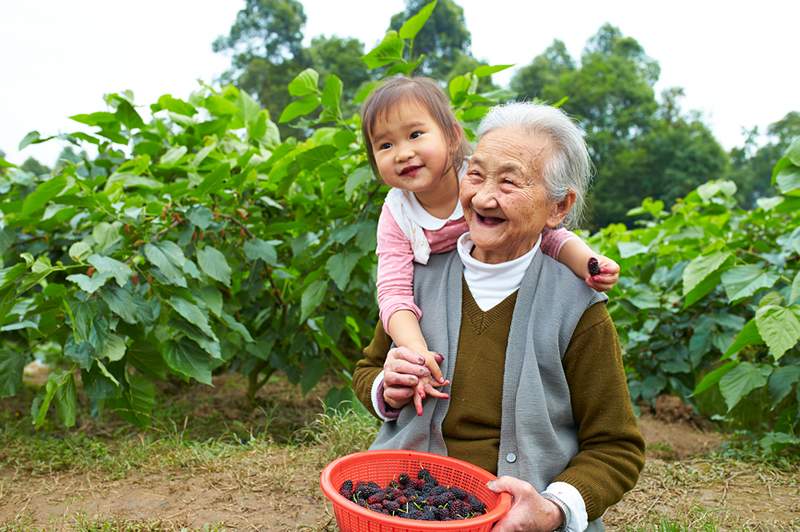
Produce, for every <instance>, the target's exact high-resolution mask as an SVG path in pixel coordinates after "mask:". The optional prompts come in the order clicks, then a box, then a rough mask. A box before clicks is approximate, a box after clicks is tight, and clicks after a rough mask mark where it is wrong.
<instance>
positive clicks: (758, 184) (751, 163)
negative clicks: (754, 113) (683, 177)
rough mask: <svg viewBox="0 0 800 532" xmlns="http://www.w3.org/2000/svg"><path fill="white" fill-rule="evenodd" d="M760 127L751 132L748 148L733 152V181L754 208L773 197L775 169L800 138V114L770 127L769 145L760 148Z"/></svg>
mask: <svg viewBox="0 0 800 532" xmlns="http://www.w3.org/2000/svg"><path fill="white" fill-rule="evenodd" d="M758 136H759V131H758V128H753V129H751V130H749V131H748V132H747V138H746V140H745V143H744V146H742V147H739V148H734V149H732V150H731V151H730V160H731V169H730V176H729V178H730V179H731V180H733V181H734V182H735V183H736V186H737V187H738V192H737V197H738V199H739V200H740V201H741V202H743V203H744V204H745V205H747V206H750V207H752V206H753V205H755V201H756V200H757V199H758V198H761V197H764V196H772V195H774V194H775V189H774V188H773V187H772V186H771V184H770V183H771V176H772V166H773V165H774V164H775V161H777V160H778V159H779V158H780V157H781V154H782V153H783V152H785V151H786V149H787V148H788V147H789V144H791V142H792V139H794V138H795V137H800V113H799V112H797V111H791V112H789V113H786V116H784V117H783V118H782V119H780V120H778V121H777V122H775V123H773V124H770V125H769V127H767V136H768V138H769V140H768V142H767V143H766V144H764V145H763V146H758V143H757V139H758Z"/></svg>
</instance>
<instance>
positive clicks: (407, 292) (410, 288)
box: [377, 204, 422, 329]
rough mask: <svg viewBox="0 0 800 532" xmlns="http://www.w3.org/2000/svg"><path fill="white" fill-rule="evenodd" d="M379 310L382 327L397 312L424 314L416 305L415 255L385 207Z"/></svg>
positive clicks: (380, 232)
mask: <svg viewBox="0 0 800 532" xmlns="http://www.w3.org/2000/svg"><path fill="white" fill-rule="evenodd" d="M377 254H378V281H377V286H378V308H379V309H380V318H381V323H383V327H384V328H385V329H386V328H388V327H389V318H390V317H391V316H392V314H394V313H395V312H397V311H398V310H410V311H411V312H413V313H414V315H415V316H416V317H417V320H419V319H420V317H422V311H421V310H420V309H419V307H418V306H417V305H416V304H415V303H414V251H413V250H412V249H411V242H409V240H408V238H407V237H406V235H405V234H404V233H403V230H402V229H400V226H399V225H397V221H395V219H394V217H393V216H392V212H391V211H390V210H389V207H388V206H387V205H386V204H384V205H383V209H382V210H381V215H380V217H379V218H378V249H377Z"/></svg>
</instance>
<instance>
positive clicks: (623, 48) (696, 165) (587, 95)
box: [511, 24, 726, 228]
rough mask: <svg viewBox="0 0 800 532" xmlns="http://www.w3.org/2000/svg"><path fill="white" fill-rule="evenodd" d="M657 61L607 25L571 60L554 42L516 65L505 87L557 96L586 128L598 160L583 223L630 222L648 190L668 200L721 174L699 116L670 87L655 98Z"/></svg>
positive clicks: (717, 153)
mask: <svg viewBox="0 0 800 532" xmlns="http://www.w3.org/2000/svg"><path fill="white" fill-rule="evenodd" d="M659 72H660V69H659V66H658V63H657V62H656V61H655V60H654V59H652V58H650V57H649V56H648V55H647V54H646V53H645V51H644V48H643V47H642V46H641V45H640V44H639V43H638V42H637V41H636V40H635V39H633V38H632V37H626V36H624V35H623V34H622V33H621V32H620V30H619V29H618V28H616V27H614V26H612V25H610V24H605V25H603V26H602V27H601V28H600V29H599V30H598V32H597V33H596V34H595V35H594V36H593V37H591V38H590V39H589V41H588V42H587V44H586V47H585V48H584V50H583V53H582V55H581V60H580V64H577V63H576V62H575V61H574V60H573V58H572V57H571V56H570V54H569V52H568V51H567V49H566V47H565V46H564V43H563V42H561V41H558V40H556V41H554V42H553V44H551V45H550V46H549V47H548V48H547V49H546V50H545V51H544V52H543V53H542V54H540V55H539V56H537V57H536V58H534V60H533V61H532V62H531V63H530V64H529V65H527V66H525V67H523V68H522V69H520V70H519V71H518V72H517V73H516V74H515V75H514V77H513V79H512V81H511V88H512V89H513V90H514V91H516V92H517V93H518V95H519V96H520V97H523V98H528V99H532V98H539V99H542V100H545V101H548V102H551V103H553V102H557V101H559V100H561V99H562V98H563V97H564V96H567V97H568V100H567V101H566V103H565V104H564V105H563V108H564V110H565V111H566V112H568V113H569V114H570V115H572V116H574V117H576V118H577V119H578V120H579V121H580V122H581V125H582V126H583V127H584V129H585V130H586V133H587V141H588V144H589V150H590V152H591V154H592V161H593V162H594V164H595V167H596V176H595V182H594V186H593V189H592V193H591V196H590V200H591V203H590V213H591V214H590V219H589V220H588V222H589V226H591V227H595V228H596V227H600V226H603V225H607V224H608V223H611V222H620V221H629V220H627V217H626V213H627V211H628V210H630V209H631V208H633V207H636V206H637V205H639V204H640V203H641V201H642V199H643V198H644V197H647V196H652V197H654V198H656V199H662V200H664V201H667V202H670V201H673V200H674V199H675V198H677V197H680V196H683V195H685V194H686V193H688V192H689V191H690V190H691V189H692V188H694V187H695V186H697V185H698V184H700V183H701V182H703V181H705V180H707V179H715V178H718V177H720V176H721V175H722V172H723V171H724V169H725V165H726V155H725V153H724V152H723V151H722V149H721V148H720V146H719V144H718V143H717V142H716V140H715V139H714V137H713V135H712V134H711V132H710V131H709V130H708V128H707V127H706V126H705V125H704V124H703V123H702V121H701V119H700V117H699V116H696V115H691V114H688V115H684V114H683V113H682V112H681V109H680V106H679V102H678V99H679V97H680V96H681V95H682V90H681V89H671V90H668V91H665V92H664V93H663V94H662V98H661V100H662V101H661V102H660V103H659V101H658V100H657V99H656V96H655V93H654V90H653V86H654V85H655V83H656V82H657V81H658V76H659Z"/></svg>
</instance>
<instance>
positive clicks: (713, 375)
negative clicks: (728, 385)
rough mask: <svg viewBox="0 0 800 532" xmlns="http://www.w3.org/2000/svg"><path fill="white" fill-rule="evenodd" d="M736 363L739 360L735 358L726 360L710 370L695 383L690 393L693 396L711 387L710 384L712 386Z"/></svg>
mask: <svg viewBox="0 0 800 532" xmlns="http://www.w3.org/2000/svg"><path fill="white" fill-rule="evenodd" d="M738 364H739V362H738V361H737V360H729V361H728V362H726V363H725V364H723V365H722V366H720V367H718V368H717V369H715V370H714V371H711V372H709V373H707V374H706V375H705V376H704V377H703V378H702V380H700V382H698V383H697V386H695V388H694V391H693V392H692V395H695V396H697V395H700V394H701V393H703V392H704V391H706V390H708V389H709V388H711V387H712V386H714V385H715V384H716V383H718V382H719V380H720V379H721V378H722V377H723V376H725V375H726V374H727V373H728V372H729V371H731V370H732V369H733V368H735V367H736V366H737V365H738Z"/></svg>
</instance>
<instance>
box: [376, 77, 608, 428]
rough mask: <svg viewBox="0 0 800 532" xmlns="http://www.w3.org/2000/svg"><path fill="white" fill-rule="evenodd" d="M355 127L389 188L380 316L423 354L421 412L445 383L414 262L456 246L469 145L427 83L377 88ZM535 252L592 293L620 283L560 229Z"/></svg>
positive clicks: (405, 81)
mask: <svg viewBox="0 0 800 532" xmlns="http://www.w3.org/2000/svg"><path fill="white" fill-rule="evenodd" d="M361 127H362V133H363V136H364V143H365V144H366V146H367V156H368V157H369V162H370V164H371V166H372V169H373V171H374V172H375V173H376V174H378V175H380V176H381V179H383V181H384V182H385V183H386V184H387V185H389V186H391V187H392V189H391V190H390V191H389V194H388V195H387V196H386V201H385V203H384V205H383V210H382V211H381V215H380V219H379V220H378V247H377V254H378V283H377V284H378V306H379V308H380V319H381V322H382V323H383V327H384V328H385V330H386V332H387V333H388V334H389V336H391V337H392V340H393V341H394V343H395V345H397V346H403V347H406V348H408V349H410V350H412V351H414V352H416V353H419V354H421V355H423V356H424V357H425V365H426V366H427V367H428V369H429V370H430V372H431V375H432V377H433V379H434V380H435V382H434V383H432V382H431V381H430V379H421V380H420V382H419V384H418V385H417V388H416V393H415V395H414V405H415V407H416V410H417V414H419V415H421V414H422V400H423V399H424V398H425V397H426V395H431V396H434V397H441V398H446V397H447V395H446V394H444V393H442V392H440V391H439V390H436V389H435V388H434V387H433V386H443V385H445V384H448V382H447V381H445V380H444V379H443V377H442V372H441V370H440V369H439V365H438V364H437V362H436V359H435V357H436V353H433V352H431V351H429V350H428V345H427V343H426V342H425V338H423V336H422V331H421V330H420V326H419V319H420V317H421V315H422V312H421V311H420V309H419V308H418V307H417V306H416V305H415V304H414V296H413V276H414V265H413V262H415V261H416V262H418V263H421V264H426V263H427V262H428V257H429V256H430V254H431V253H444V252H447V251H451V250H453V249H455V247H456V241H457V240H458V237H460V236H461V235H462V234H463V233H465V232H466V231H467V224H466V222H465V221H464V216H463V213H462V208H461V204H460V203H459V201H458V189H459V180H460V179H461V176H462V175H463V173H464V167H465V166H464V160H465V158H466V156H467V154H468V152H469V145H468V144H467V143H466V141H465V139H464V134H463V130H462V129H461V125H460V124H459V123H458V121H457V120H456V118H455V116H454V115H453V113H452V111H451V109H450V104H449V102H448V101H447V97H446V96H445V95H444V94H443V93H442V91H441V89H439V87H438V86H437V85H436V83H435V82H434V81H433V80H430V79H427V78H420V77H415V78H407V77H395V78H392V79H390V80H388V81H386V82H385V83H383V84H382V85H381V86H380V87H378V88H377V89H376V90H375V91H374V92H373V93H372V94H371V95H370V96H369V98H368V99H367V101H366V102H365V103H364V107H363V109H362V126H361ZM541 249H542V251H543V252H544V253H545V254H547V255H549V256H551V257H553V258H555V259H557V260H558V261H559V262H561V263H563V264H565V265H566V266H568V267H569V268H570V269H571V270H572V271H573V272H574V273H575V275H577V276H579V277H581V278H583V279H585V280H586V283H587V284H588V285H589V286H591V287H592V288H594V289H596V290H601V291H605V290H608V289H609V288H611V287H612V286H614V284H615V283H616V282H617V279H618V278H619V266H618V265H617V264H616V263H615V262H614V261H612V260H611V259H608V258H605V257H599V258H598V260H599V263H600V273H599V274H597V275H590V274H589V271H588V262H589V259H590V258H592V257H594V256H595V254H594V252H593V251H592V250H591V248H589V246H587V245H586V244H585V243H584V242H583V241H582V240H580V239H579V238H577V237H576V236H575V235H574V234H573V233H571V232H570V231H567V230H566V229H563V228H561V229H555V230H547V229H545V231H544V232H543V233H542V241H541Z"/></svg>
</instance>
